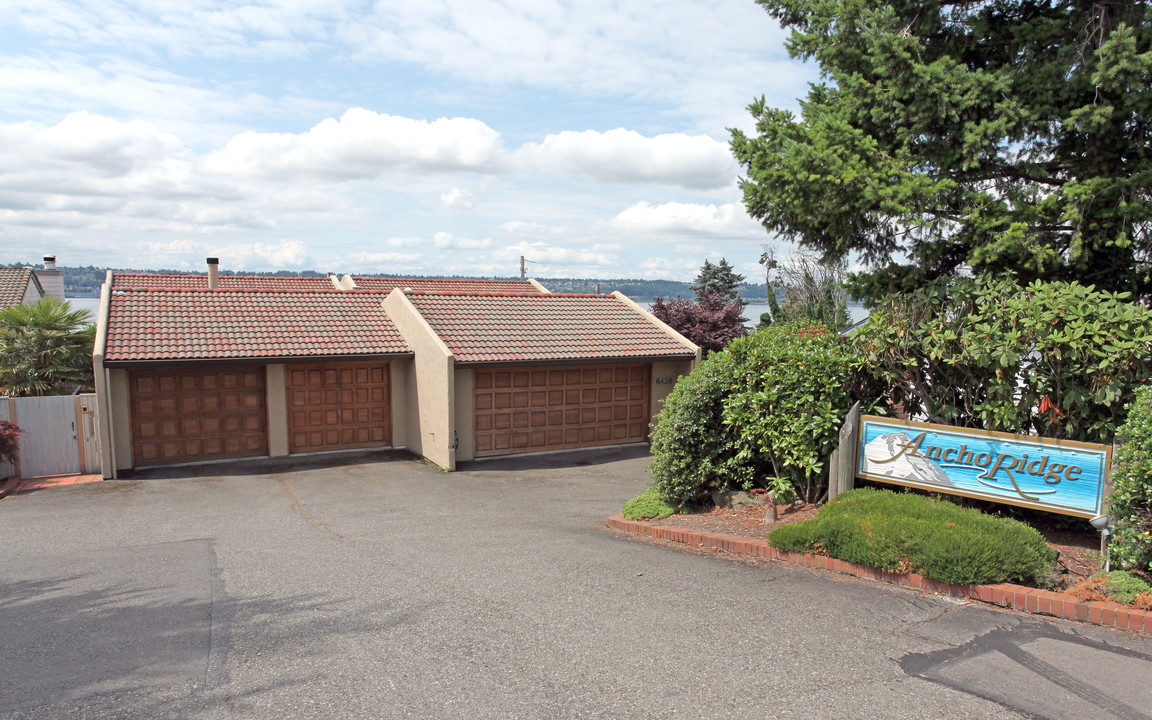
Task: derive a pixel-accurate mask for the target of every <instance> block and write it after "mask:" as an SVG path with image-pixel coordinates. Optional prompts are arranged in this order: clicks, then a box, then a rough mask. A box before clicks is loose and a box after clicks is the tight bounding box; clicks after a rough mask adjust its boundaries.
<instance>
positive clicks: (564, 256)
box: [506, 242, 619, 275]
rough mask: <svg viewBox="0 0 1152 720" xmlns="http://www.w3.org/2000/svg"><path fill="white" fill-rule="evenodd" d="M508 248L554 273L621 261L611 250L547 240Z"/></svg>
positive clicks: (542, 268)
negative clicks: (559, 245)
mask: <svg viewBox="0 0 1152 720" xmlns="http://www.w3.org/2000/svg"><path fill="white" fill-rule="evenodd" d="M506 250H507V251H509V252H513V253H515V254H516V255H523V256H524V257H525V258H526V259H527V260H528V261H530V262H532V263H534V264H536V265H540V266H541V267H540V268H537V269H539V270H543V271H545V272H549V273H551V274H553V275H555V274H556V273H557V272H558V271H560V270H563V269H568V268H604V267H611V266H613V265H615V264H616V263H618V262H619V259H618V258H617V256H616V255H615V254H614V253H611V252H602V251H596V250H594V249H589V250H583V249H580V248H571V247H557V246H554V245H549V244H548V243H546V242H521V243H518V244H516V245H509V246H508V247H507V248H506Z"/></svg>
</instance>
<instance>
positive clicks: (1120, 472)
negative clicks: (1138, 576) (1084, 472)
mask: <svg viewBox="0 0 1152 720" xmlns="http://www.w3.org/2000/svg"><path fill="white" fill-rule="evenodd" d="M1119 436H1120V441H1121V443H1122V444H1121V445H1120V447H1119V448H1117V450H1116V457H1115V458H1114V461H1115V470H1114V471H1113V473H1112V494H1111V495H1109V496H1108V513H1109V514H1110V515H1111V516H1112V519H1113V522H1114V523H1115V524H1116V534H1115V535H1114V536H1113V538H1112V543H1111V545H1110V546H1109V550H1108V556H1109V558H1110V559H1111V561H1112V562H1113V563H1114V564H1115V565H1116V566H1117V567H1120V568H1124V569H1129V570H1133V569H1134V570H1140V571H1142V572H1149V571H1152V387H1150V386H1147V385H1145V386H1143V387H1141V388H1140V389H1139V390H1138V391H1137V392H1136V399H1135V400H1134V401H1133V402H1132V403H1131V404H1129V406H1128V419H1127V420H1126V421H1125V422H1124V425H1123V426H1121V428H1120V432H1119Z"/></svg>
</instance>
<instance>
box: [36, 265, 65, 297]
mask: <svg viewBox="0 0 1152 720" xmlns="http://www.w3.org/2000/svg"><path fill="white" fill-rule="evenodd" d="M32 272H34V273H36V278H37V279H38V280H39V281H40V287H41V288H42V289H43V290H44V294H45V295H49V296H51V297H54V298H60V299H61V300H63V299H64V271H63V270H57V269H56V256H55V255H45V256H44V269H43V270H33V271H32Z"/></svg>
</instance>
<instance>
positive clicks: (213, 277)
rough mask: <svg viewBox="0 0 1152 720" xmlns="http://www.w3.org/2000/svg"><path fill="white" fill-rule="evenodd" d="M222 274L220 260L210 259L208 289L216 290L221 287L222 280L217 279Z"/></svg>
mask: <svg viewBox="0 0 1152 720" xmlns="http://www.w3.org/2000/svg"><path fill="white" fill-rule="evenodd" d="M219 272H220V258H208V289H209V290H215V289H216V288H217V287H219V286H220V280H219V278H218V277H217V275H218V273H219Z"/></svg>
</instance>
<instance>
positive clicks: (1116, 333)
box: [853, 278, 1152, 442]
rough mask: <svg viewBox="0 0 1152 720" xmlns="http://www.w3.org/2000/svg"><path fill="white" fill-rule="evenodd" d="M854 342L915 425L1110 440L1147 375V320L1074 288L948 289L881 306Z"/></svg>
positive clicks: (1122, 297) (1150, 336)
mask: <svg viewBox="0 0 1152 720" xmlns="http://www.w3.org/2000/svg"><path fill="white" fill-rule="evenodd" d="M853 341H854V343H855V346H856V355H857V358H858V367H859V368H860V370H861V371H863V372H864V373H865V374H870V375H872V376H873V378H874V380H875V381H876V382H878V383H880V384H881V385H882V387H883V388H885V389H886V390H885V392H886V394H887V397H886V399H887V400H888V401H889V402H891V403H892V404H893V405H902V407H903V408H904V410H905V411H906V412H908V413H909V414H910V415H912V416H920V417H924V418H926V419H927V420H928V421H929V422H938V423H945V424H948V425H960V426H962V427H977V428H983V429H985V430H999V431H1002V432H1010V433H1021V434H1025V435H1029V434H1032V435H1040V436H1043V437H1054V438H1066V439H1070V440H1082V441H1087V442H1109V441H1111V439H1112V436H1113V434H1114V433H1115V432H1116V429H1117V428H1118V427H1119V425H1120V423H1121V422H1122V421H1123V418H1124V414H1123V406H1124V403H1125V402H1128V401H1130V400H1131V398H1132V394H1133V392H1134V390H1135V388H1136V387H1137V385H1138V384H1139V381H1140V379H1141V378H1144V377H1146V376H1147V374H1148V372H1149V356H1148V352H1147V347H1148V343H1149V341H1152V311H1150V310H1148V309H1147V308H1144V307H1142V306H1140V305H1137V304H1134V303H1131V302H1129V301H1128V295H1126V294H1116V293H1107V292H1100V291H1097V290H1095V289H1094V288H1093V287H1092V286H1090V285H1089V286H1084V285H1080V284H1079V283H1075V282H1039V281H1037V282H1033V283H1031V284H1030V285H1028V286H1027V287H1021V286H1020V285H1019V284H1017V283H1016V282H1015V281H1013V280H1011V279H1005V278H1000V279H995V278H980V279H978V280H973V279H951V280H942V281H938V282H936V283H932V284H929V285H927V286H925V287H923V288H920V289H919V290H916V291H915V292H912V293H908V294H905V295H898V296H893V297H892V298H889V299H887V300H884V301H882V302H880V303H879V304H877V305H876V306H875V307H874V308H873V309H872V314H871V315H870V317H869V319H868V322H867V324H865V325H864V326H863V327H862V328H860V330H858V331H857V332H856V333H854V334H853Z"/></svg>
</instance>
